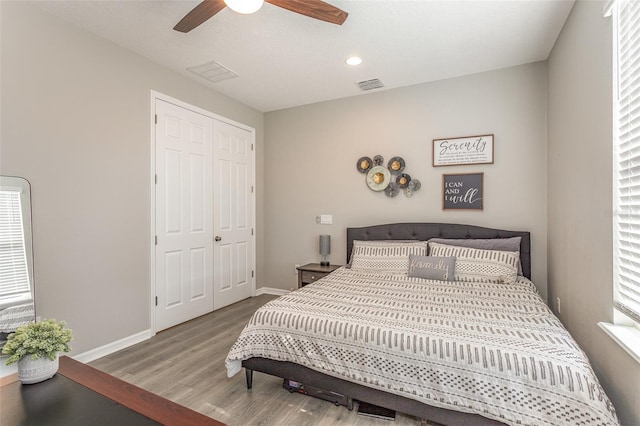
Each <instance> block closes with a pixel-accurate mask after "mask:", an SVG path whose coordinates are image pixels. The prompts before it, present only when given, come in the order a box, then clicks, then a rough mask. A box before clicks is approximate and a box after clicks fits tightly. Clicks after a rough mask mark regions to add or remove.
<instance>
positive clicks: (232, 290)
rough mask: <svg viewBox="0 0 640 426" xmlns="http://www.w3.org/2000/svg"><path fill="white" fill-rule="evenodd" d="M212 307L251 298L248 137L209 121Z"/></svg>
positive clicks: (251, 215)
mask: <svg viewBox="0 0 640 426" xmlns="http://www.w3.org/2000/svg"><path fill="white" fill-rule="evenodd" d="M213 133H214V182H213V186H214V194H215V197H214V206H213V210H214V214H213V222H214V223H213V228H214V233H215V242H214V249H213V252H214V276H215V278H214V292H215V294H214V298H213V300H214V308H215V309H218V308H221V307H223V306H227V305H230V304H231V303H235V302H238V301H240V300H242V299H246V298H248V297H251V296H253V292H254V287H255V286H254V279H253V275H254V272H253V271H254V263H255V255H254V250H255V248H254V247H255V244H254V241H255V239H254V238H255V237H254V230H253V223H254V194H253V184H254V164H255V157H254V151H253V142H254V137H253V133H251V132H250V131H248V130H245V129H241V128H239V127H236V126H233V125H231V124H227V123H223V122H220V121H217V120H216V121H215V122H214V131H213Z"/></svg>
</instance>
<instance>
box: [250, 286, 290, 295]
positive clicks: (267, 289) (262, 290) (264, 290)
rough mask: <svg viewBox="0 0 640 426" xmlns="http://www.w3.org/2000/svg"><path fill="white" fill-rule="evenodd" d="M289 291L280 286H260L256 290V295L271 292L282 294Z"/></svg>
mask: <svg viewBox="0 0 640 426" xmlns="http://www.w3.org/2000/svg"><path fill="white" fill-rule="evenodd" d="M289 293H291V292H290V291H289V290H283V289H281V288H273V287H260V288H259V289H257V290H256V296H260V295H263V294H271V295H273V296H284V295H285V294H289Z"/></svg>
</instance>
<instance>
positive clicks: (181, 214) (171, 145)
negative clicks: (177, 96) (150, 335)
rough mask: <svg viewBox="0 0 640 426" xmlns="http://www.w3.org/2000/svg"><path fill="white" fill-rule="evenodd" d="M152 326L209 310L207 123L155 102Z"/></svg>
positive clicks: (210, 232)
mask: <svg viewBox="0 0 640 426" xmlns="http://www.w3.org/2000/svg"><path fill="white" fill-rule="evenodd" d="M155 108H156V137H155V139H156V140H155V143H156V146H155V168H156V185H155V187H156V188H155V189H156V191H155V200H156V207H155V214H156V217H155V223H156V239H157V243H156V246H155V280H156V282H155V291H156V294H155V308H156V311H155V318H156V321H155V324H156V326H155V330H156V331H160V330H163V329H165V328H169V327H172V326H174V325H176V324H179V323H182V322H185V321H188V320H190V319H192V318H195V317H198V316H200V315H203V314H206V313H208V312H211V311H212V310H213V269H214V268H213V208H212V206H213V196H212V194H213V179H212V177H213V122H214V120H213V119H212V118H211V117H207V116H205V115H203V114H200V113H198V112H194V111H191V110H189V109H186V108H183V107H181V106H177V105H174V104H171V103H169V102H165V101H163V100H160V99H156V101H155Z"/></svg>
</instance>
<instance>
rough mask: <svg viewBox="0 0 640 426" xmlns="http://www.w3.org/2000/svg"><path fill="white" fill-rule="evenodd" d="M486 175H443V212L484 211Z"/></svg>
mask: <svg viewBox="0 0 640 426" xmlns="http://www.w3.org/2000/svg"><path fill="white" fill-rule="evenodd" d="M483 181H484V173H466V174H458V175H442V209H443V210H482V209H483V197H484V187H483V185H484V182H483Z"/></svg>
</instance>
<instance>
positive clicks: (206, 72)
mask: <svg viewBox="0 0 640 426" xmlns="http://www.w3.org/2000/svg"><path fill="white" fill-rule="evenodd" d="M187 71H189V72H192V73H194V74H195V75H197V76H199V77H202V78H204V79H205V80H207V81H210V82H211V83H217V82H219V81H222V80H228V79H230V78H235V77H237V76H238V74H236V73H235V72H233V71H231V70H230V69H229V68H227V67H225V66H224V65H221V64H219V63H217V62H216V61H211V62H207V63H206V64H202V65H196V66H193V67H189V68H187Z"/></svg>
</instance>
